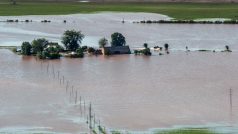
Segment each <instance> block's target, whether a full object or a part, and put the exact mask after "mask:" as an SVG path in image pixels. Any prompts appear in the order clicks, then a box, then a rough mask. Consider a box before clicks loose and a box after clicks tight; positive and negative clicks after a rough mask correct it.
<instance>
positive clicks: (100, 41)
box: [98, 38, 108, 48]
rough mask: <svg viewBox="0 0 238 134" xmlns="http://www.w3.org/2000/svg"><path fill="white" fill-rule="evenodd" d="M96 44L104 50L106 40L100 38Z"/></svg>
mask: <svg viewBox="0 0 238 134" xmlns="http://www.w3.org/2000/svg"><path fill="white" fill-rule="evenodd" d="M98 44H99V47H100V48H104V47H105V46H106V45H107V44H108V40H107V39H106V38H101V39H100V40H99V42H98Z"/></svg>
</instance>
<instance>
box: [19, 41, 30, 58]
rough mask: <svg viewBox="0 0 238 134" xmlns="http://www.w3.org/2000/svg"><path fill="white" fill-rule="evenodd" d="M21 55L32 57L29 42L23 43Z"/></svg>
mask: <svg viewBox="0 0 238 134" xmlns="http://www.w3.org/2000/svg"><path fill="white" fill-rule="evenodd" d="M21 53H22V54H23V55H31V44H30V43H29V42H23V43H22V45H21Z"/></svg>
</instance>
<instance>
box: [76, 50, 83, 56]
mask: <svg viewBox="0 0 238 134" xmlns="http://www.w3.org/2000/svg"><path fill="white" fill-rule="evenodd" d="M76 53H77V57H78V58H83V57H84V53H83V49H82V48H78V49H77V50H76Z"/></svg>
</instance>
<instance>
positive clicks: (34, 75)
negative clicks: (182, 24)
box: [0, 50, 238, 133]
mask: <svg viewBox="0 0 238 134" xmlns="http://www.w3.org/2000/svg"><path fill="white" fill-rule="evenodd" d="M0 56H1V60H0V63H1V66H0V70H1V78H0V84H1V87H0V92H1V101H0V102H1V103H0V106H1V112H0V113H1V114H0V118H1V123H0V126H1V128H5V127H36V129H37V127H38V128H40V127H42V128H43V129H44V128H46V129H50V131H56V132H71V133H75V132H78V131H81V130H82V129H81V126H82V127H83V126H84V124H85V123H84V121H82V120H81V121H80V118H79V117H80V116H79V110H78V109H77V108H75V107H73V106H71V105H70V103H68V101H67V99H68V98H67V97H68V96H67V95H66V94H65V90H64V89H63V88H61V87H60V86H59V85H58V84H57V83H55V82H54V80H52V79H50V78H49V77H46V76H47V75H45V74H44V73H42V71H41V64H40V62H39V61H36V60H35V59H34V58H32V57H22V56H18V55H15V54H14V53H12V52H11V51H9V50H0ZM237 56H238V53H236V52H234V53H199V52H192V53H189V54H186V53H184V52H174V53H171V54H170V55H165V56H152V57H141V56H134V55H120V56H112V57H103V56H99V57H94V56H92V57H85V58H84V59H64V58H63V59H61V60H55V61H50V65H54V67H55V69H57V70H60V71H61V72H62V73H63V74H64V76H65V78H67V79H68V80H70V82H71V83H72V85H75V89H77V90H78V91H79V92H80V94H81V95H82V96H83V97H85V99H86V100H88V101H89V100H90V101H91V102H92V104H93V108H94V112H95V113H96V115H97V116H98V117H100V119H101V122H103V123H104V124H105V125H106V126H107V127H109V128H111V129H122V130H134V131H139V130H141V131H142V130H143V131H148V130H149V129H152V128H170V127H176V126H177V127H178V126H183V125H191V126H193V125H195V126H196V125H200V126H206V127H207V126H209V127H217V126H220V127H218V128H220V129H223V128H224V127H225V128H226V127H227V126H230V123H231V122H232V124H233V125H235V126H236V125H237V121H238V115H237V113H238V104H237V102H238V100H237V96H238V92H237V88H238V85H237V80H238V79H237V77H236V76H237V75H238V69H237V68H238V64H237V62H236V59H237ZM3 57H5V58H3ZM43 66H44V67H45V66H46V63H44V64H43ZM230 88H232V89H233V115H232V116H231V115H230V104H229V89H230ZM231 117H232V120H231ZM19 125H20V126H19ZM232 129H234V130H235V127H234V128H228V130H232ZM0 131H1V129H0ZM236 132H237V129H236Z"/></svg>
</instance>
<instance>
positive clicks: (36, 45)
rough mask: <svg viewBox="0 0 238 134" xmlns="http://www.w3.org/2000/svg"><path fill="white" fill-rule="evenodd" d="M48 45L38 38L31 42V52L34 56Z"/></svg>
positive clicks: (46, 41)
mask: <svg viewBox="0 0 238 134" xmlns="http://www.w3.org/2000/svg"><path fill="white" fill-rule="evenodd" d="M48 43H49V41H48V40H46V39H45V38H39V39H35V40H33V41H32V52H33V53H34V54H36V53H37V52H42V51H43V50H44V48H45V47H46V46H47V44H48Z"/></svg>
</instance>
